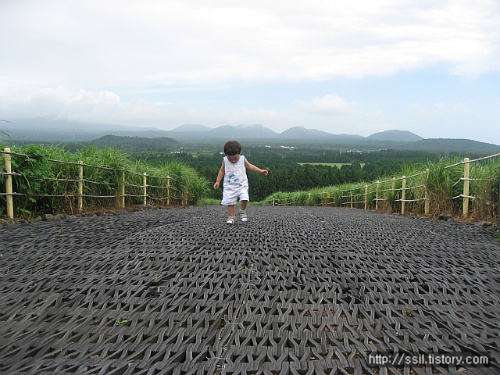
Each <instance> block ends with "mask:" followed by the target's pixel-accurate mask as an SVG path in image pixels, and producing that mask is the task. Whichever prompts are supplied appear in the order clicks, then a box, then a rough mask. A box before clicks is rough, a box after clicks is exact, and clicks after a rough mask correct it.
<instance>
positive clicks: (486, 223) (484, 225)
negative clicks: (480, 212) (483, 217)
mask: <svg viewBox="0 0 500 375" xmlns="http://www.w3.org/2000/svg"><path fill="white" fill-rule="evenodd" d="M476 225H478V226H480V227H481V228H491V227H492V226H493V223H490V222H489V221H480V222H478V223H476Z"/></svg>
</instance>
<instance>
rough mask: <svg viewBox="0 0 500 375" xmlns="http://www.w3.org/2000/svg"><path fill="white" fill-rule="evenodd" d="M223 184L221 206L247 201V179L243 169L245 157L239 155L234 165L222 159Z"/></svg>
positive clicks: (244, 168) (245, 171) (225, 158)
mask: <svg viewBox="0 0 500 375" xmlns="http://www.w3.org/2000/svg"><path fill="white" fill-rule="evenodd" d="M223 162H224V184H223V188H224V190H223V193H222V202H221V204H222V205H225V206H228V205H233V204H236V202H237V201H238V199H239V200H240V201H248V200H249V196H248V177H247V170H246V167H245V156H244V155H240V159H239V160H238V161H237V162H236V163H231V162H230V161H229V160H227V157H224V159H223Z"/></svg>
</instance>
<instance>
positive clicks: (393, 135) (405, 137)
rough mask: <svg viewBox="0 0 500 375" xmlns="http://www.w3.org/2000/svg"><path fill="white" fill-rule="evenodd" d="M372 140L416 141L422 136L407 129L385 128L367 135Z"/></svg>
mask: <svg viewBox="0 0 500 375" xmlns="http://www.w3.org/2000/svg"><path fill="white" fill-rule="evenodd" d="M366 139H368V140H372V141H394V142H416V141H420V140H422V139H423V138H422V137H420V136H418V135H416V134H414V133H412V132H409V131H407V130H386V131H383V132H379V133H374V134H372V135H370V136H368V137H366Z"/></svg>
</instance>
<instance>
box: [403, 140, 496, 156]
mask: <svg viewBox="0 0 500 375" xmlns="http://www.w3.org/2000/svg"><path fill="white" fill-rule="evenodd" d="M411 148H412V149H413V150H421V151H429V152H432V151H440V152H458V153H461V154H462V153H477V154H484V153H485V152H486V153H491V154H496V153H500V146H499V145H494V144H491V143H485V142H478V141H473V140H471V139H456V138H429V139H421V140H420V141H417V142H414V143H412V147H411Z"/></svg>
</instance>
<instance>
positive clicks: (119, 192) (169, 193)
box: [0, 148, 186, 219]
mask: <svg viewBox="0 0 500 375" xmlns="http://www.w3.org/2000/svg"><path fill="white" fill-rule="evenodd" d="M0 154H3V156H4V165H5V170H4V171H0V176H5V177H4V180H5V192H0V196H3V197H5V204H6V213H7V218H9V219H13V218H14V208H15V207H14V197H25V198H26V200H32V201H34V200H36V199H40V198H59V199H61V200H63V201H64V202H66V203H67V205H68V206H70V207H71V211H78V212H82V211H83V210H84V208H85V203H86V202H90V201H91V200H103V199H104V200H108V201H111V202H112V203H108V205H110V204H112V205H114V206H118V207H120V208H125V207H126V206H127V205H129V204H136V205H137V204H144V205H146V204H155V205H161V206H170V205H171V204H177V205H184V204H186V198H185V197H183V196H181V195H180V194H179V193H178V192H177V189H176V188H175V187H174V186H172V182H173V180H172V179H171V178H170V177H169V176H162V177H158V176H150V175H148V174H147V173H146V172H144V173H142V174H141V173H136V172H132V171H129V170H125V169H113V168H107V167H100V166H94V165H88V164H85V163H84V162H83V161H79V162H78V163H74V162H68V161H61V160H53V159H48V160H47V161H49V162H51V163H57V164H59V165H61V166H65V167H66V168H65V169H66V170H65V172H66V177H62V178H49V177H43V176H30V175H23V174H20V173H16V172H15V171H13V170H12V158H13V157H22V158H30V156H28V155H24V154H20V153H16V152H12V151H11V150H10V149H9V148H5V149H4V150H3V151H0ZM61 168H62V167H61ZM90 169H98V170H101V171H107V172H110V173H111V174H113V175H114V176H115V177H116V180H115V181H114V182H102V181H95V180H92V179H90V178H91V177H87V176H86V173H85V172H86V171H88V170H90ZM87 174H88V175H91V173H87ZM15 178H18V179H25V180H26V181H30V182H31V183H33V181H38V182H39V183H46V182H48V181H50V182H52V183H55V184H57V186H58V188H57V191H53V192H51V193H47V194H33V193H30V192H22V191H19V192H16V191H14V189H13V186H14V183H13V182H14V179H15ZM93 186H94V187H95V186H100V187H101V188H100V189H96V188H93ZM103 191H105V192H106V193H107V194H103ZM96 192H97V193H96ZM176 192H177V194H174V193H176ZM74 205H76V207H74ZM19 209H20V210H21V212H23V208H22V207H19Z"/></svg>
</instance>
